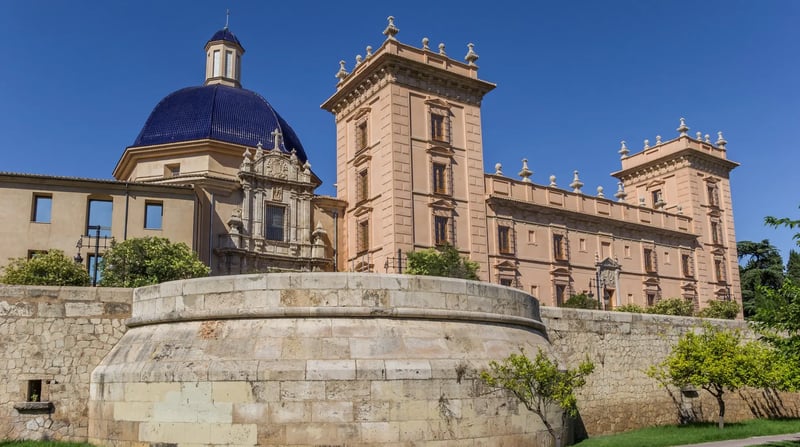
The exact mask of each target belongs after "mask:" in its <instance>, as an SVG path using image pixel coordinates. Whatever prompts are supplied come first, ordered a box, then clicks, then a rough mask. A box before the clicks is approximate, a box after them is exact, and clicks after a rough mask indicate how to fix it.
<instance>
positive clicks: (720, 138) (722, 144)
mask: <svg viewBox="0 0 800 447" xmlns="http://www.w3.org/2000/svg"><path fill="white" fill-rule="evenodd" d="M717 137H718V138H717V147H719V148H720V149H725V145H726V144H728V141H727V140H725V138H724V137H723V136H722V131H719V132H717Z"/></svg>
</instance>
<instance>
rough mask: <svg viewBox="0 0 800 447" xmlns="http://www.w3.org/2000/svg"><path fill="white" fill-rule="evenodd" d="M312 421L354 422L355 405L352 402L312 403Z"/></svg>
mask: <svg viewBox="0 0 800 447" xmlns="http://www.w3.org/2000/svg"><path fill="white" fill-rule="evenodd" d="M311 421H312V422H353V403H352V402H350V401H321V402H312V403H311Z"/></svg>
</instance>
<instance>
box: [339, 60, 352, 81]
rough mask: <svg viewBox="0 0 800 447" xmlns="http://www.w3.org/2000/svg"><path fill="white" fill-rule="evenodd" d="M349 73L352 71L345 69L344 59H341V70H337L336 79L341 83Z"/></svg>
mask: <svg viewBox="0 0 800 447" xmlns="http://www.w3.org/2000/svg"><path fill="white" fill-rule="evenodd" d="M348 74H350V73H348V72H347V70H345V69H344V61H339V71H337V72H336V79H338V80H339V82H340V83H341V82H343V81H344V78H346V77H347V75H348Z"/></svg>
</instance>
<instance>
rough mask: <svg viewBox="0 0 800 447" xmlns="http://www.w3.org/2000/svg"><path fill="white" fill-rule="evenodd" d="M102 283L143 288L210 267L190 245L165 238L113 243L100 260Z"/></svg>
mask: <svg viewBox="0 0 800 447" xmlns="http://www.w3.org/2000/svg"><path fill="white" fill-rule="evenodd" d="M99 268H100V270H101V271H102V272H103V276H102V279H101V280H100V286H105V287H141V286H146V285H149V284H157V283H160V282H164V281H172V280H175V279H187V278H197V277H202V276H207V275H208V273H209V271H210V269H209V268H208V267H207V266H206V265H205V264H203V263H202V262H201V261H200V260H199V259H198V258H197V253H195V252H193V251H192V250H191V249H190V248H189V247H188V246H187V245H186V244H184V243H182V242H180V243H172V242H170V241H169V239H166V238H161V237H143V238H134V239H128V240H126V241H124V242H112V244H111V249H109V250H108V251H107V252H106V253H105V255H103V259H102V260H101V261H100V267H99Z"/></svg>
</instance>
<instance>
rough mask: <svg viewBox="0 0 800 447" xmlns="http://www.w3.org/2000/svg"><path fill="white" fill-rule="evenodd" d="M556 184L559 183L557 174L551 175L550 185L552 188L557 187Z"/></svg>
mask: <svg viewBox="0 0 800 447" xmlns="http://www.w3.org/2000/svg"><path fill="white" fill-rule="evenodd" d="M556 186H558V185H556V176H555V175H551V176H550V187H551V188H555V187H556Z"/></svg>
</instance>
